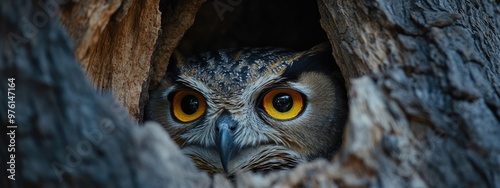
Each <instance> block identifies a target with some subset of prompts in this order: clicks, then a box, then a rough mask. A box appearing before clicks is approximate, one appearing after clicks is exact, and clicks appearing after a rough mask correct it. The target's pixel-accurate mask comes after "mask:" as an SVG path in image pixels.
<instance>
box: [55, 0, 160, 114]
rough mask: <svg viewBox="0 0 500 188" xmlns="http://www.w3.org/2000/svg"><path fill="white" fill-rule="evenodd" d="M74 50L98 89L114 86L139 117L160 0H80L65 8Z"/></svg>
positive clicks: (112, 89) (154, 37)
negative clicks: (74, 46) (74, 45)
mask: <svg viewBox="0 0 500 188" xmlns="http://www.w3.org/2000/svg"><path fill="white" fill-rule="evenodd" d="M61 12H62V18H63V19H62V23H63V25H64V26H65V27H66V28H68V31H69V33H70V36H71V37H72V38H73V39H74V41H75V44H76V48H75V55H76V57H77V59H78V60H79V62H80V63H81V64H82V67H83V69H84V70H85V72H86V73H87V75H88V76H89V77H90V80H91V81H92V83H93V84H94V86H95V87H96V88H98V89H99V90H101V91H112V93H113V95H114V96H115V98H116V99H118V100H119V101H120V102H121V103H122V104H123V105H125V107H127V109H128V111H129V113H130V115H131V116H132V117H133V118H135V120H136V121H138V120H139V119H141V118H142V114H141V110H140V108H141V102H140V99H141V94H142V91H144V90H146V91H147V89H144V88H147V86H148V81H149V80H148V75H149V71H150V61H151V59H152V55H153V52H154V49H155V44H156V40H157V38H158V32H159V30H160V21H161V18H160V12H159V0H145V1H138V0H125V1H121V0H111V1H96V0H82V1H78V2H74V3H73V2H69V3H66V4H64V5H63V6H62V7H61Z"/></svg>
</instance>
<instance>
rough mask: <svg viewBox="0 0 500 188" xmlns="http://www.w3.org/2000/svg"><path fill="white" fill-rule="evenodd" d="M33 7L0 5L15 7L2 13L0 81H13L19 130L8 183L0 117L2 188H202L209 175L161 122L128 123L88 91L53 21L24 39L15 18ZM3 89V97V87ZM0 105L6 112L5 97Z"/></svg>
mask: <svg viewBox="0 0 500 188" xmlns="http://www.w3.org/2000/svg"><path fill="white" fill-rule="evenodd" d="M31 3H32V1H30V0H24V1H19V0H12V1H2V7H13V8H12V9H11V10H7V9H2V10H1V12H0V21H1V22H0V23H1V27H0V41H1V42H0V49H2V51H1V59H0V79H2V80H3V81H4V82H5V83H7V78H15V84H16V87H15V88H16V90H15V91H13V92H15V93H16V98H15V100H16V107H15V111H16V119H15V121H16V123H15V125H17V126H18V128H17V129H15V130H16V138H15V140H16V151H15V155H16V158H15V160H16V168H15V169H16V172H17V173H16V176H15V178H16V180H15V181H12V180H10V179H7V178H6V177H7V175H6V171H5V169H7V166H6V163H5V161H8V159H10V158H9V154H12V153H9V152H7V149H6V147H5V146H7V145H8V143H9V140H8V138H6V137H5V133H6V130H7V129H6V126H7V125H10V124H7V122H8V121H7V115H5V114H3V113H2V116H1V117H0V120H1V130H2V135H3V136H2V139H1V140H0V145H1V146H2V147H1V148H2V149H1V151H0V154H1V155H0V158H1V161H2V163H1V166H2V169H4V170H2V174H1V175H2V178H1V182H0V186H1V187H181V186H185V187H208V186H209V185H210V183H211V180H210V178H209V177H208V175H206V174H205V173H202V172H199V171H198V170H197V169H196V167H195V166H194V165H193V164H192V162H191V161H190V160H189V159H188V158H186V157H184V156H183V154H181V152H180V150H179V148H178V147H177V146H176V145H175V144H174V142H173V141H172V140H171V139H170V138H169V137H168V136H167V133H166V131H165V130H164V129H163V128H162V127H161V126H160V125H158V124H156V123H146V124H145V125H144V126H143V127H138V126H136V125H134V123H132V120H131V119H130V116H129V115H128V113H127V112H126V110H125V109H123V108H122V107H121V106H120V105H117V104H116V103H114V102H113V101H114V100H113V99H112V97H110V96H100V95H99V94H98V93H97V92H96V90H95V89H94V88H92V86H91V84H90V82H89V81H88V79H87V77H86V76H85V74H84V72H83V71H82V69H81V66H79V65H78V64H77V62H76V60H75V57H74V56H73V52H72V51H71V47H70V44H69V39H68V38H67V36H66V35H65V33H64V31H63V29H62V28H61V27H60V26H59V24H58V23H57V21H50V20H47V22H45V23H44V24H43V25H37V26H38V27H36V28H35V27H33V28H31V29H36V31H37V32H36V34H35V35H28V34H30V33H27V30H26V28H27V27H26V24H27V23H20V22H18V21H17V19H18V18H20V17H28V18H31V17H32V16H33V15H36V14H40V13H41V12H42V11H43V10H42V9H41V7H39V6H36V5H33V6H30V5H32V4H31ZM22 7H28V8H22ZM131 10H132V9H131ZM30 21H31V20H30ZM31 31H33V30H31ZM14 36H16V37H17V38H16V39H18V40H16V41H18V42H17V43H16V42H14V41H13V40H11V39H12V37H14ZM21 39H22V40H21ZM1 91H2V92H1V94H0V96H1V97H3V98H7V96H6V94H7V89H6V87H2V88H1ZM1 104H2V105H1V107H0V109H1V110H2V111H5V112H6V111H7V109H6V108H7V100H2V101H1ZM10 130H13V129H10Z"/></svg>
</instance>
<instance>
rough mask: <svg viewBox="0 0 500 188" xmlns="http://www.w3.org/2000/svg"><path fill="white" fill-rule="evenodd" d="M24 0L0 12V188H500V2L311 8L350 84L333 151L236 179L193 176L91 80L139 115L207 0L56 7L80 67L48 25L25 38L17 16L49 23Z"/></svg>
mask: <svg viewBox="0 0 500 188" xmlns="http://www.w3.org/2000/svg"><path fill="white" fill-rule="evenodd" d="M212 2H213V1H212ZM232 2H233V3H234V2H237V1H232ZM32 3H33V2H32V1H26V0H24V1H21V2H20V1H16V0H7V1H2V3H1V4H2V7H13V8H12V9H1V12H0V13H1V14H0V24H2V26H1V27H0V34H1V35H0V41H1V42H0V49H2V51H1V52H2V57H1V59H0V61H1V62H0V73H1V74H0V80H6V79H7V78H9V77H15V78H16V85H18V86H17V88H16V92H17V93H18V95H19V96H17V98H16V100H17V104H16V105H17V107H16V109H17V111H18V115H17V116H16V117H17V124H18V131H19V134H18V136H19V137H18V138H17V143H18V150H19V151H17V152H16V155H18V157H17V158H16V159H17V160H18V161H19V162H18V163H17V164H16V165H18V166H17V169H18V177H19V179H18V180H16V181H15V182H14V181H10V180H7V179H5V178H4V177H6V175H4V174H1V175H2V176H3V177H2V181H1V182H0V186H1V187H16V186H17V187H22V186H24V187H33V186H37V187H40V186H41V185H44V186H47V187H53V186H58V187H59V186H62V187H64V186H66V187H68V186H70V187H73V186H82V187H113V186H115V187H232V186H238V187H269V186H282V187H335V186H356V187H358V186H361V187H500V137H499V136H498V135H500V64H499V63H500V53H498V52H499V51H500V38H499V37H498V36H500V16H499V14H500V5H499V4H498V3H499V2H498V1H478V2H468V1H454V0H448V1H439V2H434V1H427V0H419V1H397V2H396V1H392V0H377V1H371V0H354V1H333V0H332V1H328V0H318V9H319V12H320V14H321V26H322V27H323V29H324V30H325V32H326V34H327V36H328V39H329V41H330V44H331V45H332V48H333V56H334V57H335V59H336V61H337V64H338V65H339V67H340V68H341V70H342V73H343V75H344V77H345V78H346V81H347V83H346V84H347V86H348V89H349V113H350V116H349V120H348V124H347V127H346V129H345V133H344V143H343V148H342V149H341V150H340V151H339V153H338V154H337V155H336V156H335V158H333V159H332V160H329V161H327V160H323V159H319V160H316V161H313V162H309V163H305V164H302V165H299V166H298V167H297V168H296V169H294V170H292V171H289V172H279V173H269V174H267V175H257V174H252V173H244V174H240V175H237V176H236V177H235V179H234V180H232V181H231V180H228V179H226V178H225V177H223V176H221V175H215V176H214V177H211V178H210V177H208V175H206V174H205V173H203V172H199V171H198V170H197V169H195V167H194V165H193V164H192V162H191V161H190V160H189V159H188V158H187V157H185V156H183V155H182V154H181V153H180V151H179V149H178V147H177V146H176V145H175V144H174V143H173V142H172V140H171V139H170V138H169V137H168V135H167V134H166V132H165V131H163V130H162V129H161V128H159V126H158V125H157V124H155V123H147V124H146V125H144V126H142V127H137V126H135V124H134V123H132V121H131V120H130V118H129V117H128V116H126V115H125V114H126V112H125V111H124V110H116V109H121V108H120V107H117V106H119V105H116V104H114V103H113V102H110V101H112V99H111V97H109V96H104V97H102V96H99V94H97V92H96V91H95V90H94V89H93V88H92V87H91V84H90V83H93V85H94V86H95V87H97V89H98V90H101V91H103V90H104V91H107V90H110V91H112V92H113V94H114V96H115V97H116V98H117V99H118V100H119V101H120V103H121V104H124V105H125V107H127V109H128V111H129V113H130V114H131V115H132V117H134V118H137V119H136V120H139V121H140V120H141V114H140V112H141V109H142V106H141V105H142V104H143V102H144V100H147V92H148V89H149V87H154V85H155V84H156V83H157V82H158V80H159V79H161V77H162V76H163V74H164V71H165V69H166V67H167V63H168V59H169V57H170V55H171V53H172V51H173V50H174V49H175V48H176V47H177V45H178V44H179V43H180V40H181V39H182V38H183V36H184V33H186V30H187V29H188V28H189V27H190V26H191V25H192V24H193V20H194V18H195V14H196V12H197V11H198V9H199V8H200V6H201V4H202V3H203V0H190V1H178V2H177V1H165V2H161V3H160V2H158V0H155V1H154V0H147V1H138V0H135V1H118V0H115V1H106V2H102V1H92V0H87V1H85V0H81V1H78V2H64V3H61V5H62V6H61V12H62V13H63V15H62V22H63V25H64V26H65V27H66V28H67V29H68V31H69V33H70V36H71V38H73V40H74V41H75V44H76V45H75V54H76V59H77V60H78V61H80V62H81V66H78V64H77V63H76V61H75V58H74V57H73V56H72V52H71V51H70V45H69V44H68V39H67V38H66V37H65V36H64V34H63V31H62V29H61V28H59V26H58V25H57V24H56V23H55V22H54V21H50V22H48V23H47V24H45V25H43V27H42V26H38V24H35V26H33V27H35V28H36V31H37V32H36V34H35V35H33V27H31V28H30V27H29V26H27V25H26V23H25V22H23V21H22V22H18V21H17V20H16V19H17V18H23V17H27V18H32V16H33V15H35V13H36V12H39V11H45V12H47V14H48V15H50V14H49V12H48V11H47V9H45V8H44V6H37V5H36V4H35V5H34V6H29V5H30V4H32ZM242 6H243V5H242ZM258 6H265V5H264V4H261V5H258ZM258 6H257V7H258ZM21 7H28V8H21ZM158 7H160V8H158ZM158 10H160V11H161V12H162V15H161V16H160V12H159V11H158ZM255 10H257V12H255V14H258V9H255ZM239 11H242V10H239ZM243 12H244V11H243ZM49 17H50V18H56V16H49ZM160 18H161V20H160ZM228 19H229V18H228ZM160 21H161V24H160ZM27 28H28V29H27ZM160 30H161V31H160ZM10 33H13V34H16V35H18V36H21V37H22V38H20V39H24V40H17V42H14V43H13V42H12V40H11V38H9V37H10V36H12V35H9V34H10ZM81 67H83V69H84V71H85V73H86V74H87V76H88V77H90V81H91V82H89V81H87V80H86V78H85V76H84V73H83V71H82V70H81V69H80V68H81ZM5 95H6V91H5V89H4V87H2V88H1V93H0V98H6V96H5ZM6 103H7V102H6V100H2V101H1V104H2V105H1V106H0V111H6V109H4V108H5V107H6V106H7V105H6ZM5 118H6V115H2V116H1V117H0V120H1V122H2V132H5V131H4V129H5V125H4V124H5V122H7V119H5ZM0 142H1V143H0V145H2V147H4V146H5V145H7V142H8V140H7V139H1V140H0ZM88 148H91V149H88ZM88 150H90V151H88ZM0 154H1V155H0V157H1V158H2V161H5V160H6V159H7V158H8V155H7V154H8V153H7V152H6V150H5V149H2V150H1V151H0ZM4 159H5V160H4ZM5 165H6V164H5V163H2V167H3V168H4V169H6V168H7V167H6V166H5ZM59 167H61V168H59ZM3 173H5V171H4V172H3ZM60 177H62V179H60Z"/></svg>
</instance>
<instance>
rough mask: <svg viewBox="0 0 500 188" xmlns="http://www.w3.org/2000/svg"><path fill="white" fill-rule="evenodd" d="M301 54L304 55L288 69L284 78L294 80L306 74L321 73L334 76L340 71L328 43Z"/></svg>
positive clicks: (284, 73)
mask: <svg viewBox="0 0 500 188" xmlns="http://www.w3.org/2000/svg"><path fill="white" fill-rule="evenodd" d="M301 53H303V55H302V56H301V57H300V58H298V59H297V60H295V61H294V62H293V63H292V65H290V66H289V67H287V68H286V70H285V71H284V72H283V74H282V76H283V77H286V78H288V79H292V80H293V79H297V78H298V76H299V75H300V74H301V73H304V72H321V73H324V74H326V75H333V74H334V73H335V72H336V71H337V70H338V67H337V65H336V63H335V60H334V59H333V56H332V54H331V47H330V44H328V43H322V44H319V45H316V46H314V47H312V48H311V49H309V50H306V51H304V52H301Z"/></svg>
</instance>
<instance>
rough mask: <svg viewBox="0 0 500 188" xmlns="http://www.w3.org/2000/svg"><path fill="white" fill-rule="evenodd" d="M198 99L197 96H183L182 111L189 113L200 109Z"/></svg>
mask: <svg viewBox="0 0 500 188" xmlns="http://www.w3.org/2000/svg"><path fill="white" fill-rule="evenodd" d="M198 105H199V102H198V99H197V98H196V97H195V96H192V95H187V96H185V97H184V98H182V101H181V108H182V111H183V112H184V113H186V114H188V115H191V114H194V113H195V112H196V110H198Z"/></svg>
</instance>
